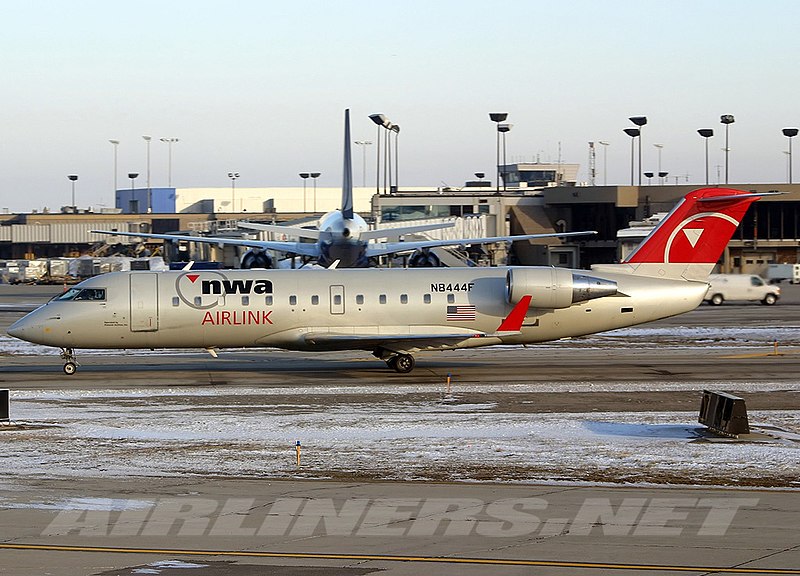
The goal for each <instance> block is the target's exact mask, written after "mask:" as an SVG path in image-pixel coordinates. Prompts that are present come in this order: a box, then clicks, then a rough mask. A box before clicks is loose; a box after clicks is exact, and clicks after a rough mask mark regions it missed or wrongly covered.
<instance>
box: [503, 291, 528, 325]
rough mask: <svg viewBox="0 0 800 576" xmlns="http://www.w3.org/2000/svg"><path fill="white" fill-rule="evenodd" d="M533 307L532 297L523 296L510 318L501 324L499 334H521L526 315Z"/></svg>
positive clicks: (506, 318)
mask: <svg viewBox="0 0 800 576" xmlns="http://www.w3.org/2000/svg"><path fill="white" fill-rule="evenodd" d="M530 305H531V296H529V295H528V296H523V297H522V298H520V301H519V302H517V304H516V306H514V309H513V310H511V312H509V314H508V316H506V317H505V319H504V320H503V321H502V322H501V323H500V326H499V327H498V328H497V332H519V331H520V329H521V328H522V323H523V322H524V321H525V315H526V314H527V313H528V308H529V307H530Z"/></svg>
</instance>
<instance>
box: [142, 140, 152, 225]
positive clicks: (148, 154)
mask: <svg viewBox="0 0 800 576" xmlns="http://www.w3.org/2000/svg"><path fill="white" fill-rule="evenodd" d="M142 138H143V139H144V141H145V144H146V146H147V213H148V214H149V213H150V212H152V209H153V199H152V197H151V194H152V192H151V190H152V189H151V188H150V140H152V139H153V137H152V136H142Z"/></svg>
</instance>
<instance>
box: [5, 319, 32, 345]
mask: <svg viewBox="0 0 800 576" xmlns="http://www.w3.org/2000/svg"><path fill="white" fill-rule="evenodd" d="M26 324H27V321H26V320H25V318H20V319H19V320H17V321H16V322H14V323H13V324H12V325H11V326H9V327H8V330H6V333H7V334H8V335H9V336H13V337H14V338H19V339H20V340H24V339H25V330H26V326H25V325H26Z"/></svg>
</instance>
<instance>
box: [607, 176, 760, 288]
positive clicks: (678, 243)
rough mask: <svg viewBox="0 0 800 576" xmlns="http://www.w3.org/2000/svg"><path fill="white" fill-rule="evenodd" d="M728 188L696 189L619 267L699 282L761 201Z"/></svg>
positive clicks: (641, 272)
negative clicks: (746, 213) (748, 210)
mask: <svg viewBox="0 0 800 576" xmlns="http://www.w3.org/2000/svg"><path fill="white" fill-rule="evenodd" d="M770 194H771V193H752V192H745V191H743V190H734V189H732V188H700V189H698V190H694V191H692V192H690V193H688V194H687V195H686V196H685V197H684V198H683V199H682V200H681V201H680V202H679V203H678V204H677V206H675V208H673V209H672V211H671V212H670V213H669V214H668V215H667V216H666V217H665V218H664V219H663V220H662V221H661V222H660V223H659V224H658V226H656V227H655V229H654V230H653V231H652V232H651V233H650V234H649V235H648V236H647V237H646V238H645V239H644V240H643V241H642V243H641V244H639V246H638V247H637V248H636V249H635V250H634V251H633V252H631V253H630V254H629V255H628V257H627V258H626V259H625V260H624V261H623V263H622V265H621V266H620V265H616V266H614V265H612V266H606V265H599V266H596V267H595V266H593V269H601V268H602V269H610V268H627V269H628V272H629V273H632V274H637V275H642V276H659V277H666V278H684V279H686V280H705V279H706V278H707V277H708V275H709V274H710V273H711V271H712V270H713V268H714V266H715V265H716V263H717V262H718V261H719V259H720V257H721V256H722V252H723V251H724V250H725V247H726V246H727V245H728V242H729V241H730V239H731V237H733V234H734V232H735V231H736V228H737V227H738V226H739V223H740V222H741V221H742V218H743V217H744V215H745V212H747V209H748V208H749V207H750V204H752V203H753V202H755V201H756V200H758V199H759V198H760V197H761V196H765V195H770Z"/></svg>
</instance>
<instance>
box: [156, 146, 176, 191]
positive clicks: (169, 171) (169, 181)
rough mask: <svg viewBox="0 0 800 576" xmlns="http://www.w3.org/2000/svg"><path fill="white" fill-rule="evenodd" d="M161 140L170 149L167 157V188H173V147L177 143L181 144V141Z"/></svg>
mask: <svg viewBox="0 0 800 576" xmlns="http://www.w3.org/2000/svg"><path fill="white" fill-rule="evenodd" d="M160 140H161V141H162V142H166V143H167V147H168V148H169V152H168V156H167V158H168V160H167V188H172V145H173V144H175V142H179V140H178V139H177V138H161V139H160Z"/></svg>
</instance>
